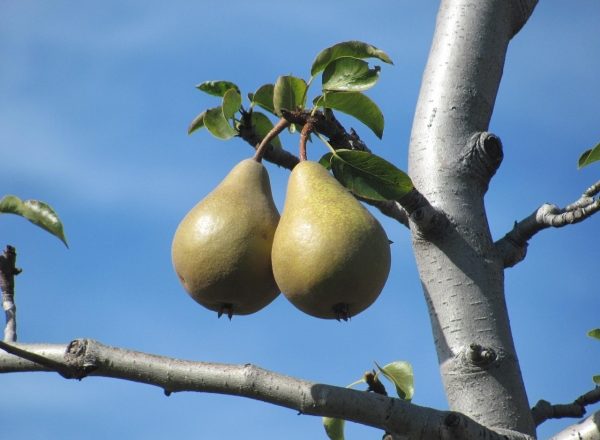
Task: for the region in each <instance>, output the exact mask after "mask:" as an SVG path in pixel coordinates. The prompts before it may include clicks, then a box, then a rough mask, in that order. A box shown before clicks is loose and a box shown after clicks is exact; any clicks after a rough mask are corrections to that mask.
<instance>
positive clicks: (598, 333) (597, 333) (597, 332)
mask: <svg viewBox="0 0 600 440" xmlns="http://www.w3.org/2000/svg"><path fill="white" fill-rule="evenodd" d="M588 336H590V337H592V338H596V339H600V328H595V329H593V330H590V331H589V332H588Z"/></svg>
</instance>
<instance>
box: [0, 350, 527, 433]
mask: <svg viewBox="0 0 600 440" xmlns="http://www.w3.org/2000/svg"><path fill="white" fill-rule="evenodd" d="M9 353H12V354H9ZM18 371H57V372H58V373H59V374H61V375H62V376H64V377H66V378H70V379H82V378H84V377H87V376H103V377H112V378H116V379H124V380H130V381H134V382H141V383H146V384H150V385H155V386H158V387H161V388H163V389H164V390H165V394H166V395H169V394H171V393H173V392H181V391H197V392H207V393H220V394H229V395H233V396H242V397H248V398H251V399H257V400H262V401H264V402H269V403H272V404H275V405H279V406H283V407H286V408H291V409H294V410H296V411H299V413H301V414H308V415H320V416H328V417H335V418H343V419H346V420H351V421H354V422H357V423H362V424H365V425H369V426H373V427H376V428H380V429H383V430H384V431H386V432H388V433H393V434H394V437H395V438H411V439H445V440H451V439H457V440H458V439H460V440H531V438H530V437H527V436H525V435H523V434H520V433H516V432H505V431H502V430H500V431H499V432H494V431H492V430H489V429H487V428H486V427H483V426H481V425H480V424H478V423H476V422H474V421H473V420H472V419H470V418H468V417H465V416H464V415H461V414H457V413H454V412H449V411H440V410H436V409H432V408H426V407H422V406H418V405H414V404H411V403H409V402H405V401H403V400H400V399H393V398H389V397H387V396H384V395H381V394H377V393H367V392H364V391H356V390H352V389H348V388H342V387H336V386H332V385H325V384H319V383H314V382H308V381H306V380H302V379H296V378H293V377H289V376H284V375H282V374H278V373H275V372H272V371H267V370H264V369H262V368H259V367H257V366H255V365H252V364H245V365H229V364H218V363H208V362H193V361H186V360H180V359H173V358H168V357H165V356H157V355H153V354H148V353H142V352H139V351H133V350H125V349H122V348H116V347H109V346H107V345H104V344H101V343H99V342H97V341H94V340H91V339H76V340H74V341H72V342H71V343H70V344H68V345H55V344H18V345H17V344H6V343H2V342H0V372H6V373H8V372H18Z"/></svg>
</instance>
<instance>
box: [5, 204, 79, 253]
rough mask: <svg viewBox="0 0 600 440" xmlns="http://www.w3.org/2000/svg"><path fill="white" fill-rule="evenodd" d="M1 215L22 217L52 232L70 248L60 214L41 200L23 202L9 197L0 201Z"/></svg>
mask: <svg viewBox="0 0 600 440" xmlns="http://www.w3.org/2000/svg"><path fill="white" fill-rule="evenodd" d="M0 213H4V214H16V215H20V216H21V217H24V218H26V219H27V220H29V221H30V222H31V223H33V224H34V225H37V226H39V227H40V228H42V229H44V230H46V231H48V232H50V233H51V234H52V235H54V236H55V237H57V238H58V239H59V240H60V241H62V242H63V243H64V244H65V246H67V247H69V245H68V244H67V239H66V237H65V233H64V231H63V225H62V223H61V221H60V219H59V218H58V214H56V212H55V211H54V209H52V207H51V206H50V205H48V204H46V203H44V202H40V201H39V200H25V201H23V200H21V199H20V198H18V197H17V196H11V195H8V196H4V197H3V198H2V200H0Z"/></svg>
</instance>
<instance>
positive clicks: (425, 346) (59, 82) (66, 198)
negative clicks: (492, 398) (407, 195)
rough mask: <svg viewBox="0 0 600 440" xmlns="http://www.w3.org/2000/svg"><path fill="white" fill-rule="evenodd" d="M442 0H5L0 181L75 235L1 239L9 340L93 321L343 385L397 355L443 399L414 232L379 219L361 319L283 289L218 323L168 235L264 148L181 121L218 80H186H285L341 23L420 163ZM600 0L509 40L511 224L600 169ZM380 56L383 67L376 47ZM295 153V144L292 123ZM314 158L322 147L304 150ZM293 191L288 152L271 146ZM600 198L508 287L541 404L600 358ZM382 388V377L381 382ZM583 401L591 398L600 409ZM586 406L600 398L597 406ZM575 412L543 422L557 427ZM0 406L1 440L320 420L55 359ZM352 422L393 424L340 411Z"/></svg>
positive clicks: (10, 387) (350, 428) (548, 17)
mask: <svg viewBox="0 0 600 440" xmlns="http://www.w3.org/2000/svg"><path fill="white" fill-rule="evenodd" d="M437 7H438V2H434V1H423V2H409V1H391V0H390V1H381V2H377V3H371V4H369V5H368V7H365V3H364V2H353V1H350V2H341V1H332V2H323V1H313V0H307V1H303V2H295V3H293V2H282V1H279V2H277V1H260V0H257V1H254V2H242V1H237V2H236V1H233V2H227V3H224V2H216V1H197V2H184V1H179V0H174V1H171V2H157V1H128V2H120V1H115V0H107V1H103V2H70V1H61V0H57V1H53V2H46V1H39V0H26V1H21V0H20V1H17V0H2V1H1V2H0V59H1V60H2V61H1V63H0V189H1V190H0V194H14V195H17V196H19V197H21V198H23V199H28V198H34V199H40V200H43V201H46V202H48V203H50V204H51V205H52V206H53V207H54V208H55V209H56V211H57V212H58V214H59V215H60V217H61V219H62V220H63V223H64V226H65V231H66V235H67V238H68V240H69V245H70V248H69V249H68V250H67V249H66V248H65V247H64V246H63V245H62V244H61V243H60V242H59V241H58V240H57V239H56V238H54V237H52V236H51V235H49V234H48V233H46V232H44V231H42V230H41V229H39V228H36V227H34V226H32V225H31V224H29V223H28V222H27V221H25V220H23V219H21V218H18V217H16V216H9V215H4V216H2V217H0V237H1V242H0V245H1V246H2V248H4V246H5V245H6V244H12V245H14V246H15V247H16V248H17V252H18V266H20V267H22V268H23V273H22V274H21V275H20V276H19V277H18V278H17V288H16V291H17V297H16V300H17V307H18V324H19V329H18V330H19V333H18V334H19V341H21V342H51V343H67V342H69V341H70V340H72V339H75V338H78V337H88V338H94V339H98V340H99V341H101V342H103V343H105V344H109V345H114V346H120V347H125V348H131V349H136V350H141V351H146V352H151V353H156V354H162V355H167V356H173V357H177V358H184V359H192V360H202V361H218V362H228V363H236V364H238V363H242V364H243V363H248V362H250V363H254V364H257V365H259V366H261V367H263V368H267V369H271V370H275V371H277V372H280V373H284V374H287V375H292V376H296V377H299V378H303V379H308V380H312V381H317V382H323V383H329V384H336V385H341V386H344V385H347V384H349V383H351V382H353V381H355V380H356V379H357V378H359V377H360V376H361V375H362V373H363V372H364V371H366V370H368V369H371V368H372V367H373V362H374V361H377V362H378V363H380V364H385V363H388V362H391V361H394V360H407V361H410V362H411V363H412V364H413V367H414V371H415V376H416V378H415V382H416V384H415V385H416V392H415V396H414V400H413V401H414V402H415V403H417V404H419V405H425V406H432V407H436V408H441V409H445V408H446V407H447V404H446V401H445V397H444V394H443V389H442V386H441V382H440V378H439V372H438V366H437V358H436V354H435V350H434V347H433V343H432V335H431V329H430V324H429V317H428V314H427V310H426V305H425V301H424V299H423V294H422V291H421V287H420V283H419V279H418V275H417V271H416V268H415V263H414V258H413V255H412V252H411V246H410V237H409V233H408V231H407V229H406V228H404V227H403V226H401V225H399V224H397V223H395V222H393V221H391V220H389V219H387V218H384V217H383V216H381V215H378V218H379V219H380V220H381V222H382V224H383V225H384V227H385V229H386V231H387V233H388V236H389V237H390V239H391V240H393V241H394V244H393V246H392V258H393V260H392V273H391V274H390V277H389V279H388V282H387V285H386V287H385V289H384V291H383V293H382V294H381V296H380V298H379V300H378V301H377V302H376V303H375V304H374V305H373V306H372V307H370V308H369V309H368V310H367V311H365V312H363V313H362V314H360V315H358V316H356V317H355V318H353V319H352V321H351V322H349V323H338V322H336V321H326V320H318V319H316V318H311V317H309V316H306V315H304V314H302V313H301V312H299V311H297V310H296V309H294V308H293V306H291V305H290V304H289V303H288V302H287V301H286V300H285V299H284V298H283V297H279V298H278V299H277V300H275V302H273V303H272V304H271V305H270V306H268V307H267V308H265V309H263V310H262V311H260V312H259V313H257V314H255V315H251V316H247V317H235V318H234V319H233V320H232V321H231V322H229V321H227V320H224V319H220V320H218V319H217V317H216V315H215V314H214V313H213V312H209V311H207V310H205V309H203V308H202V307H200V306H199V305H197V304H196V303H195V302H194V301H192V300H191V299H190V298H189V297H188V296H187V294H186V293H185V292H184V291H183V289H182V288H181V286H180V285H179V282H178V280H177V278H176V276H175V274H174V272H173V270H172V267H171V260H170V246H171V239H172V236H173V233H174V231H175V228H176V227H177V225H178V223H179V221H180V220H181V218H182V217H183V216H184V215H185V213H186V212H187V211H188V210H189V209H191V208H192V206H194V204H196V203H197V202H198V201H199V200H200V199H202V198H203V197H204V196H205V195H206V194H207V193H208V192H210V191H211V190H212V188H214V187H215V186H216V185H217V184H218V182H219V181H220V180H221V179H222V178H223V177H224V176H225V175H226V174H227V172H228V171H229V169H231V168H232V167H233V166H234V165H235V164H236V163H238V162H239V161H240V160H242V159H244V158H247V157H249V156H250V155H251V153H252V151H251V149H250V148H249V147H248V145H246V144H245V143H244V142H243V141H241V140H238V139H235V140H231V141H229V142H223V141H220V140H217V139H215V138H214V137H212V136H211V135H210V134H209V133H208V132H207V131H205V130H204V131H201V132H197V133H195V134H193V135H192V136H188V135H187V134H186V128H187V125H188V123H189V122H190V121H191V120H192V119H193V118H194V117H195V116H196V115H197V114H198V113H199V112H200V111H202V110H204V109H206V108H208V107H212V106H215V105H218V102H219V101H218V99H217V98H214V97H211V96H208V95H205V94H203V93H201V92H199V91H197V90H196V89H194V86H195V85H196V84H198V83H200V82H202V81H205V80H214V79H227V80H230V81H234V82H235V83H237V84H238V85H239V86H240V88H241V89H242V92H243V94H244V95H245V94H246V93H248V92H252V91H254V90H256V89H257V88H258V87H259V86H261V85H262V84H265V83H269V82H274V81H275V79H276V78H277V76H279V75H282V74H293V75H296V76H302V77H304V78H307V77H308V73H309V69H310V65H311V63H312V60H313V58H314V57H315V55H316V54H317V53H318V52H319V51H320V50H321V49H323V48H325V47H328V46H330V45H332V44H334V43H337V42H340V41H345V40H351V39H356V40H362V41H366V42H369V43H371V44H374V45H376V46H377V47H379V48H381V49H383V50H385V51H386V52H387V53H388V54H389V55H390V56H391V58H392V59H393V60H394V62H395V65H394V66H387V65H383V66H382V73H381V79H380V81H379V83H378V85H377V86H376V87H375V88H374V89H373V90H372V91H371V92H370V93H369V95H370V96H371V97H372V98H373V99H374V100H375V101H376V102H377V103H378V104H379V106H380V108H381V109H382V111H383V112H384V114H385V117H386V128H385V133H384V137H383V140H382V141H379V140H377V139H376V138H374V137H373V136H372V135H371V134H370V133H369V130H368V129H367V128H365V127H364V126H362V125H361V124H360V123H359V122H356V121H351V122H350V121H349V120H347V119H345V120H344V123H345V124H346V127H347V128H350V126H353V127H355V128H356V129H357V130H358V131H359V133H360V134H361V136H362V137H363V138H364V139H365V140H366V141H367V143H368V144H369V146H370V148H371V149H372V150H374V151H375V152H376V153H377V154H380V155H382V156H384V157H386V158H387V159H388V160H390V161H392V162H393V163H395V164H396V165H397V166H398V167H400V168H402V169H406V168H407V165H406V162H407V145H408V139H409V136H410V127H411V123H412V116H413V111H414V107H415V103H416V99H417V95H418V90H419V85H420V79H421V75H422V71H423V67H424V65H425V62H426V58H427V54H428V50H429V45H430V42H431V38H432V34H433V28H434V24H435V15H436V11H437ZM599 20H600V3H598V2H597V1H593V0H582V1H578V2H559V1H546V2H540V5H539V6H538V7H537V9H536V11H535V13H534V14H533V17H532V18H531V20H530V21H529V23H528V24H527V25H526V27H525V28H524V29H523V30H522V31H521V33H520V34H519V35H518V36H517V37H516V38H515V39H514V40H513V42H512V43H511V45H510V47H509V51H508V58H507V62H506V65H505V72H504V77H503V80H502V84H501V86H500V90H499V94H498V98H497V102H496V108H495V112H494V116H493V119H492V122H491V127H490V130H491V131H493V132H494V133H496V134H497V135H499V136H500V138H501V139H502V141H503V144H504V153H505V158H504V162H503V165H502V167H501V168H500V170H499V171H498V173H497V175H496V176H495V178H494V179H493V181H492V184H491V187H490V190H489V192H488V194H487V196H486V206H487V207H488V215H489V221H490V228H491V231H492V234H493V236H494V238H496V239H497V238H500V237H501V236H503V235H504V234H505V233H506V232H507V231H508V230H509V229H510V228H511V227H512V224H513V222H514V221H515V220H521V219H522V218H524V217H525V216H527V215H529V214H530V213H531V212H532V211H533V210H534V209H536V208H537V207H538V206H539V205H540V204H542V203H544V202H552V203H556V204H558V205H560V206H564V205H565V204H568V203H570V202H572V201H573V200H575V199H577V198H578V197H579V196H580V194H581V193H582V192H583V190H585V188H587V187H588V186H589V185H591V184H592V183H594V182H595V181H596V180H598V176H599V174H600V165H596V166H590V167H589V168H586V169H583V170H581V171H578V170H577V169H576V163H577V158H578V157H579V155H580V154H581V152H583V151H584V150H585V149H587V148H590V147H591V146H593V145H595V144H596V143H597V142H598V141H600V116H599V115H600V113H599V112H598V102H600V82H599V80H598V72H599V71H600V45H599V44H598V42H599V41H600V31H598V26H597V25H598V22H599ZM376 64H381V63H376ZM284 144H285V145H286V146H287V148H288V149H290V150H292V151H294V152H295V150H296V145H297V144H296V140H295V139H292V138H284ZM309 148H310V150H309V157H311V158H313V159H316V158H318V157H320V156H321V154H323V153H324V152H325V149H324V147H323V146H322V145H319V144H318V143H314V144H313V145H312V146H310V147H309ZM267 168H268V170H269V172H270V176H271V181H272V185H273V192H274V196H275V200H276V203H277V205H278V206H279V208H280V209H281V208H282V207H283V199H284V192H285V185H286V180H287V176H288V172H287V171H286V170H280V169H278V168H277V167H276V166H273V165H272V164H268V165H267ZM599 226H600V216H598V217H595V218H593V219H591V220H589V221H587V222H585V223H584V224H580V225H576V226H573V227H568V228H565V229H561V230H552V231H548V230H547V231H543V232H542V233H540V234H538V235H537V236H536V237H535V238H534V239H533V240H532V242H531V244H530V247H529V253H528V257H527V259H526V260H525V261H524V262H523V263H521V264H520V265H518V266H517V267H515V268H512V269H509V270H508V271H507V272H506V290H507V302H508V307H509V311H510V314H511V323H512V326H513V332H514V337H515V343H516V347H517V350H518V354H519V359H520V362H521V367H522V370H523V374H524V377H525V382H526V387H527V391H528V395H529V399H530V402H531V404H534V403H535V402H537V401H538V400H539V399H541V398H544V399H547V400H549V401H551V402H554V403H565V402H569V401H572V400H573V399H574V398H576V397H577V396H579V395H580V394H582V393H584V392H586V391H588V390H590V389H591V388H592V387H593V383H592V381H591V376H592V375H593V374H600V343H598V342H597V341H594V340H592V339H590V338H588V337H587V336H586V332H587V331H588V330H590V329H592V328H594V327H599V326H600V313H599V310H600V294H599V292H598V283H597V279H598V278H597V277H598V264H599V262H600V246H599V243H600V239H599V238H598V228H599ZM388 389H390V390H391V388H390V387H389V386H388ZM591 409H592V410H593V409H594V408H591ZM596 409H598V408H597V407H596ZM570 423H572V422H571V421H555V422H547V423H546V424H544V425H543V426H542V428H541V429H540V431H539V433H540V436H541V437H547V436H548V435H549V434H550V433H552V432H555V431H557V430H559V429H561V427H563V426H566V425H568V424H570ZM0 425H1V426H2V436H3V437H5V438H10V439H15V440H16V439H30V440H37V439H66V440H69V439H82V438H85V439H105V438H128V439H148V438H196V439H205V438H206V439H209V438H219V439H235V438H240V437H243V438H264V439H276V438H287V439H292V440H295V439H309V438H310V439H318V438H323V439H324V438H326V437H325V433H324V431H323V429H322V426H321V422H320V420H319V419H318V418H314V417H310V416H298V415H297V414H296V412H295V411H292V410H288V409H283V408H279V407H275V406H272V405H268V404H265V403H262V402H257V401H252V400H248V399H241V398H235V397H230V396H220V395H210V394H197V393H179V394H174V395H171V396H170V397H165V396H164V394H163V392H162V390H161V389H158V388H154V387H150V386H147V385H141V384H135V383H128V382H124V381H117V380H110V379H103V378H94V377H92V378H87V379H85V380H83V381H82V382H76V381H67V380H65V379H62V378H61V377H59V376H58V375H57V374H53V373H36V374H8V375H0ZM346 426H347V427H346V430H347V438H348V439H349V440H352V439H367V438H380V437H381V432H380V431H377V430H374V429H372V428H367V427H363V426H359V425H355V424H351V423H349V424H347V425H346Z"/></svg>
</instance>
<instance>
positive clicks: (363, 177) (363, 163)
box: [330, 150, 413, 201]
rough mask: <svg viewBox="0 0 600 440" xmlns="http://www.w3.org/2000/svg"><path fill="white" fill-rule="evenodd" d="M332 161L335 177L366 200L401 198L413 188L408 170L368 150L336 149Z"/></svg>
mask: <svg viewBox="0 0 600 440" xmlns="http://www.w3.org/2000/svg"><path fill="white" fill-rule="evenodd" d="M330 163H331V169H332V170H333V175H334V176H335V177H336V179H338V180H339V181H340V182H341V183H342V185H344V186H345V187H346V188H348V189H349V190H350V191H352V192H353V193H354V194H356V195H357V196H359V197H362V198H364V199H369V200H378V201H384V200H398V199H400V198H401V197H403V196H404V195H406V194H407V193H409V192H410V191H411V190H412V189H413V184H412V181H411V180H410V177H408V175H407V174H406V173H404V172H403V171H402V170H400V169H398V168H397V167H396V166H395V165H393V164H392V163H390V162H388V161H387V160H385V159H383V158H381V157H379V156H376V155H375V154H372V153H369V152H367V151H357V150H336V152H335V153H334V154H332V156H331V158H330Z"/></svg>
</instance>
